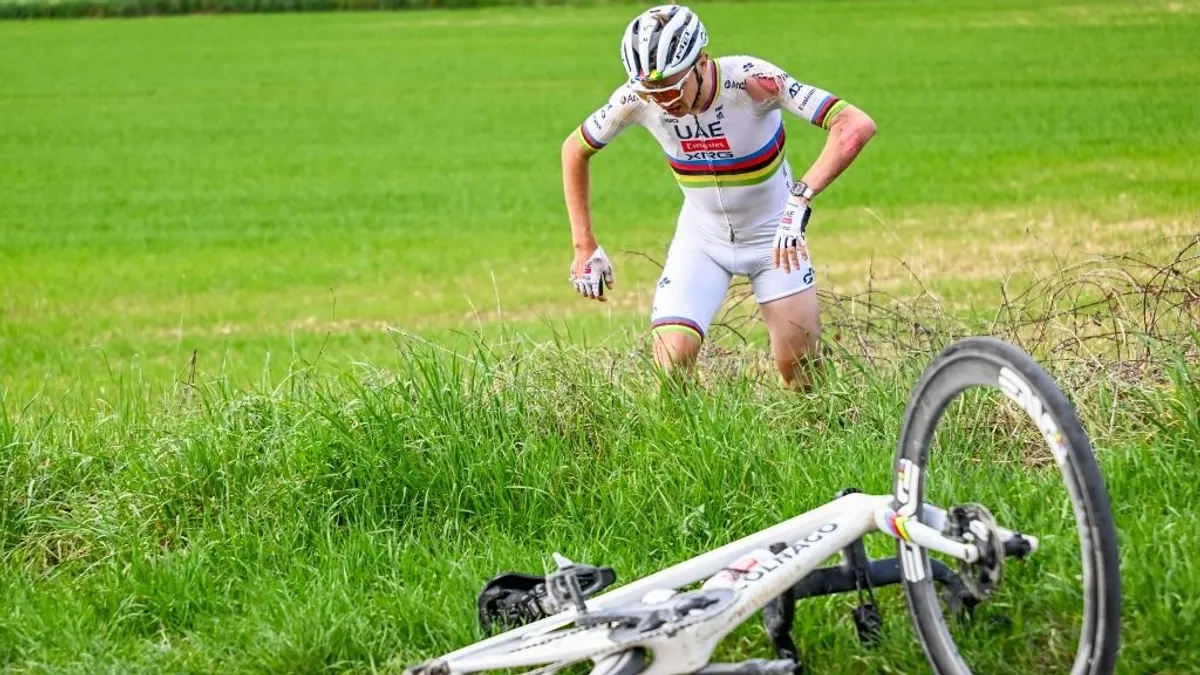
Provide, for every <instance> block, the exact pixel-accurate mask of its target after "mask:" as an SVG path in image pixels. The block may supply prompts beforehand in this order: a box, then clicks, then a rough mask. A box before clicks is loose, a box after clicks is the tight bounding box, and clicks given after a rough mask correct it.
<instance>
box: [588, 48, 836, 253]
mask: <svg viewBox="0 0 1200 675" xmlns="http://www.w3.org/2000/svg"><path fill="white" fill-rule="evenodd" d="M712 63H713V67H711V68H709V69H708V72H706V73H703V75H702V76H703V77H705V78H708V77H713V78H714V80H715V82H716V83H717V86H716V87H715V88H714V90H713V94H712V100H711V101H708V102H706V104H705V105H703V106H702V107H701V109H702V110H703V112H700V113H697V114H695V115H690V114H689V115H686V116H684V117H682V118H676V117H671V116H670V115H668V114H667V113H666V112H665V111H663V110H662V109H661V108H659V107H658V106H657V105H655V104H654V103H650V102H646V101H643V100H642V99H641V98H639V97H638V96H637V94H636V93H634V91H633V89H631V88H630V87H629V86H628V84H626V85H622V86H621V87H619V88H617V89H616V91H614V92H613V94H612V96H611V97H610V98H609V100H608V103H607V104H605V105H604V106H602V107H601V108H600V109H598V110H596V111H595V112H594V113H592V114H591V116H589V117H588V118H587V120H585V121H584V123H583V124H582V125H580V127H579V129H578V132H577V135H578V138H579V141H580V142H581V143H582V144H583V146H584V148H586V149H587V150H588V151H589V152H598V151H599V150H601V149H602V148H604V146H606V145H607V144H608V143H610V142H612V140H613V139H614V138H616V137H617V136H618V135H619V134H620V133H621V132H622V131H624V130H625V129H627V128H629V127H630V126H631V125H634V124H640V125H642V126H643V127H645V128H646V129H647V130H648V131H649V132H650V133H651V134H652V135H653V136H654V138H655V139H656V140H657V141H658V142H659V144H660V145H661V146H662V149H663V152H664V153H665V154H666V159H667V164H668V165H669V166H670V168H671V171H672V172H673V173H674V175H675V179H676V181H678V183H679V186H680V188H681V189H682V190H683V194H684V197H685V200H684V209H685V210H686V211H690V212H691V213H692V214H693V215H694V216H695V218H693V219H691V220H692V221H695V222H694V224H695V225H696V226H698V227H699V228H701V229H703V230H705V231H707V232H708V233H710V234H715V235H719V236H721V237H722V238H725V239H726V240H728V241H731V242H736V241H737V240H738V232H739V231H742V230H753V229H756V228H759V227H762V226H764V225H766V224H771V225H774V224H776V223H778V221H779V217H780V216H781V215H782V212H783V207H784V205H785V203H786V202H787V197H788V189H789V188H790V187H791V170H790V167H789V166H788V163H787V159H786V158H785V156H784V141H785V134H784V127H783V115H782V112H781V111H782V110H784V109H786V110H788V111H790V112H792V113H793V114H795V115H797V116H799V117H801V118H802V119H805V120H807V121H808V122H811V123H812V124H814V125H816V126H819V127H822V128H825V129H827V128H828V126H829V123H830V122H832V120H833V119H834V117H835V116H836V115H837V113H838V112H839V111H840V110H841V109H842V108H843V107H844V106H845V105H846V102H845V101H841V100H839V99H838V97H836V96H834V95H833V94H831V93H829V92H827V91H824V90H822V89H819V88H817V87H814V86H811V85H807V84H804V83H801V82H798V81H797V80H796V79H794V78H793V77H791V76H790V75H788V74H787V73H786V72H784V71H783V70H782V69H781V68H779V67H777V66H775V65H774V64H771V63H769V62H767V61H764V60H762V59H758V58H754V57H750V56H725V57H721V58H718V59H714V60H713V61H712ZM751 77H758V78H769V80H771V81H772V82H774V83H775V85H774V89H775V90H776V91H777V93H776V94H775V95H774V96H772V97H770V98H768V99H767V100H766V101H764V102H761V103H760V102H757V101H755V100H754V99H752V98H751V97H750V95H749V94H748V93H747V92H746V80H747V79H749V78H751Z"/></svg>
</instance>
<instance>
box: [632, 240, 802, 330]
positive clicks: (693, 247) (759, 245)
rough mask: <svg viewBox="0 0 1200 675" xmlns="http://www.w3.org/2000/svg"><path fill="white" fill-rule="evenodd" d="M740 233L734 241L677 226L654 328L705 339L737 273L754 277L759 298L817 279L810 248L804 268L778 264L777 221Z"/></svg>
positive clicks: (654, 310)
mask: <svg viewBox="0 0 1200 675" xmlns="http://www.w3.org/2000/svg"><path fill="white" fill-rule="evenodd" d="M737 238H738V241H737V242H734V243H731V242H729V241H728V240H727V239H726V240H724V241H722V240H720V239H717V238H716V237H714V236H712V234H710V233H708V232H703V231H700V230H699V229H698V228H693V227H686V226H684V227H680V228H679V229H678V230H677V232H676V234H675V238H674V239H673V240H672V242H671V247H670V249H669V250H668V252H667V260H666V262H665V263H664V264H663V272H662V276H660V277H659V280H658V288H657V289H656V290H655V292H654V305H653V308H652V309H651V322H650V323H651V329H652V331H653V332H654V333H661V332H664V331H668V332H684V333H690V334H693V335H695V336H696V337H697V338H698V339H700V340H703V339H704V336H705V335H706V334H707V333H708V327H709V324H711V323H712V321H713V318H714V317H715V316H716V314H717V312H718V311H719V310H720V309H721V305H722V304H723V303H724V301H725V296H726V294H727V293H728V291H729V285H730V282H731V281H732V280H733V277H734V276H735V275H737V276H744V277H747V278H748V279H749V280H750V284H751V287H752V288H753V290H754V296H755V299H756V300H757V301H758V302H759V303H760V304H761V303H767V302H771V301H772V300H778V299H780V298H785V297H787V296H789V295H794V294H796V293H799V292H801V291H803V290H807V289H808V288H811V287H812V286H814V285H815V284H816V272H815V271H814V270H813V266H812V261H811V260H810V259H809V256H808V254H807V251H804V252H802V254H801V260H800V268H799V269H795V268H793V269H792V271H791V272H786V271H784V268H783V267H782V266H781V267H778V268H776V267H774V265H773V262H772V252H773V246H774V243H775V227H774V226H771V227H762V228H756V229H755V230H754V231H752V232H745V231H743V232H741V233H739V234H738V235H737Z"/></svg>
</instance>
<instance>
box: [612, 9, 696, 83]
mask: <svg viewBox="0 0 1200 675" xmlns="http://www.w3.org/2000/svg"><path fill="white" fill-rule="evenodd" d="M706 45H708V33H707V32H706V31H705V30H704V24H702V23H700V17H698V16H696V13H695V12H693V11H692V10H690V9H688V8H687V7H684V6H681V5H658V6H656V7H651V8H650V9H648V10H646V11H645V12H642V13H641V14H639V15H638V16H637V18H635V19H634V20H633V21H631V22H629V25H628V26H627V27H626V28H625V37H624V38H622V40H621V61H623V62H624V64H625V72H626V73H627V74H628V75H629V79H630V80H633V81H638V82H654V81H657V80H662V79H665V78H668V77H671V76H672V75H675V74H676V73H680V72H683V71H684V70H687V69H688V68H690V67H691V65H692V64H693V63H695V62H696V59H697V58H698V57H699V56H700V50H702V49H704V47H705V46H706Z"/></svg>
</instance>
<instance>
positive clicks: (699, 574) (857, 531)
mask: <svg viewBox="0 0 1200 675" xmlns="http://www.w3.org/2000/svg"><path fill="white" fill-rule="evenodd" d="M914 473H915V472H914ZM903 482H904V477H903V473H902V474H901V478H900V485H898V486H897V487H898V489H901V490H902V487H903ZM897 503H898V502H897V500H896V498H895V496H893V495H886V496H877V495H866V494H862V493H851V494H847V495H845V496H842V497H839V498H838V499H836V500H834V501H832V502H829V503H828V504H825V505H823V506H821V507H819V508H817V509H814V510H812V511H809V512H807V513H803V514H801V515H798V516H796V517H794V518H791V519H790V520H787V521H784V522H782V523H779V524H778V525H775V526H773V527H769V528H766V529H764V530H761V531H759V532H757V533H755V534H752V535H749V536H747V537H744V538H742V539H739V540H737V541H734V542H732V543H729V544H726V545H725V546H722V547H721V548H718V549H715V550H713V551H709V552H708V553H705V554H702V555H700V556H697V557H695V558H692V559H690V560H687V561H685V562H682V563H679V564H676V565H674V566H672V567H669V568H667V569H665V570H662V571H660V572H658V573H656V574H652V575H650V576H647V577H643V578H641V579H638V580H636V581H633V582H630V583H629V584H626V585H624V586H622V587H620V588H617V589H614V590H612V591H610V592H608V593H605V594H603V595H599V596H596V597H595V598H592V599H590V600H588V601H587V603H586V610H587V613H588V614H591V613H594V612H598V611H603V610H614V609H619V608H621V607H622V606H630V605H634V604H639V603H643V599H644V598H645V597H646V594H647V593H650V592H651V591H675V590H677V589H679V588H680V587H683V586H687V585H689V584H692V583H695V582H699V581H703V580H705V579H708V578H710V577H712V576H713V575H716V574H718V573H719V572H721V571H722V570H723V569H725V568H727V567H729V566H730V565H731V564H732V563H733V562H734V561H735V560H737V559H738V558H739V557H741V556H743V555H745V554H747V553H749V552H751V551H753V550H755V549H765V548H768V547H769V546H770V545H772V544H775V543H777V542H785V543H790V546H788V547H787V548H785V549H783V550H782V551H780V552H779V553H778V554H776V555H775V557H774V558H773V559H772V560H770V561H768V562H766V563H760V564H759V565H758V566H757V567H755V568H752V569H751V570H750V571H749V572H748V573H746V574H745V575H743V576H742V577H741V578H740V579H738V580H737V582H736V583H735V584H734V586H733V588H732V591H729V590H724V589H717V590H718V591H720V592H714V591H708V593H709V594H710V595H713V594H714V593H715V595H716V596H719V597H724V598H725V601H724V602H721V603H717V605H716V606H715V609H712V610H705V609H701V610H699V611H693V612H690V613H688V614H686V615H685V616H684V617H683V618H681V619H680V620H678V621H674V622H671V623H669V624H668V625H666V626H663V627H662V628H659V629H655V630H643V631H636V630H631V629H627V630H625V631H623V632H622V631H620V630H617V629H614V627H613V626H611V625H593V626H587V627H575V628H572V629H570V630H565V631H559V630H558V629H560V628H564V627H566V626H569V625H571V624H572V623H574V622H575V621H576V619H579V618H581V615H580V614H579V613H577V611H576V610H575V609H574V608H572V609H568V610H566V611H563V612H560V613H558V614H556V615H554V616H550V617H546V618H544V619H541V620H539V621H536V622H534V623H531V624H528V625H525V626H521V627H519V628H515V629H513V630H510V631H507V632H505V633H501V634H499V635H496V636H494V637H491V638H488V639H486V640H483V641H480V642H477V643H475V644H473V645H470V646H467V647H464V648H462V649H459V650H457V651H455V652H452V653H450V654H447V655H445V656H442V657H440V658H437V659H433V660H431V661H427V662H425V663H423V664H421V665H420V666H418V667H417V668H416V669H413V670H412V672H414V673H423V674H425V675H460V674H463V673H472V672H480V671H487V670H494V669H502V668H519V667H526V666H543V667H542V668H539V669H537V670H536V671H534V672H536V673H539V674H540V673H553V672H555V671H557V670H558V669H560V668H563V667H565V666H567V665H570V664H573V663H578V662H581V661H585V660H589V659H590V660H592V661H595V662H596V663H597V665H602V664H603V663H604V662H605V660H606V659H610V658H611V659H615V658H618V657H619V655H620V654H621V653H623V652H626V651H628V650H631V649H635V648H643V649H645V650H646V651H648V652H650V653H651V654H652V661H651V662H650V664H649V665H648V666H647V667H646V669H645V670H643V671H642V675H676V674H680V675H681V674H683V673H694V672H696V671H699V670H702V669H703V668H704V667H705V666H706V665H708V663H709V660H710V658H711V656H712V653H713V651H714V650H715V649H716V647H717V645H718V643H720V641H721V640H722V639H723V638H725V636H727V635H728V634H729V633H731V632H732V631H733V630H735V629H736V628H737V627H738V626H739V625H741V624H742V623H743V622H744V621H746V619H748V618H749V617H751V616H753V615H754V613H755V612H757V611H758V610H761V609H762V608H763V607H764V606H765V605H767V604H768V603H769V602H771V600H772V599H774V598H776V597H778V596H779V595H781V594H782V593H784V592H785V591H787V590H788V589H789V588H791V587H792V586H794V585H795V584H796V583H797V582H799V581H800V580H801V579H803V578H804V577H805V576H807V575H808V574H809V573H811V572H813V571H814V570H815V569H816V568H817V567H818V566H820V565H821V564H822V563H823V562H824V561H825V560H827V559H828V558H830V557H832V556H833V555H835V554H836V553H838V552H839V551H840V550H841V549H843V548H845V547H847V546H849V545H851V544H852V543H853V542H855V541H856V540H858V539H860V538H862V537H863V536H864V535H866V534H868V533H870V532H873V531H880V532H883V533H885V534H888V535H890V536H892V537H894V538H897V539H899V540H901V541H903V542H905V545H904V548H905V549H909V548H910V547H921V548H925V549H929V550H931V551H939V552H941V553H945V554H947V555H950V556H952V557H955V558H958V559H960V560H963V561H965V562H968V563H969V562H974V561H976V560H978V558H979V549H978V548H977V547H976V546H975V545H974V544H969V543H962V542H960V541H956V540H954V539H951V538H948V537H946V536H943V535H942V534H941V533H942V530H943V528H944V527H945V524H946V512H945V511H944V510H942V509H940V508H938V507H936V506H934V505H932V504H928V503H927V504H925V505H924V507H923V509H922V522H918V521H917V520H916V519H914V518H912V517H911V514H912V513H914V512H915V508H905V506H911V507H915V503H913V504H911V505H903V506H901V512H897V511H896V510H894V509H893V506H894V505H895V504H897ZM903 512H908V515H906V514H905V513H903ZM997 529H998V532H999V534H1000V536H1001V537H1002V538H1003V539H1004V540H1006V541H1007V540H1008V539H1011V538H1012V537H1014V533H1013V532H1012V531H1010V530H1006V529H1004V528H997ZM1020 536H1021V538H1023V539H1024V540H1025V541H1027V542H1028V543H1029V546H1030V549H1031V551H1036V550H1037V544H1038V542H1037V539H1036V538H1035V537H1032V536H1029V535H1026V534H1024V533H1022V534H1021V535H1020ZM914 550H915V549H914ZM904 553H905V552H904V551H902V555H901V567H902V570H903V574H904V578H905V579H906V580H908V581H921V580H922V579H925V578H927V577H928V576H929V571H928V569H927V568H918V567H916V566H915V565H914V564H913V561H914V560H915V559H916V558H913V557H911V556H907V555H904ZM685 595H687V594H686V593H685V594H682V595H676V596H672V597H670V598H668V599H666V600H664V601H663V602H662V603H661V604H662V606H663V607H664V608H665V607H668V606H670V605H671V603H672V602H677V601H678V600H679V599H680V598H682V597H683V596H685ZM642 607H643V608H644V605H642ZM555 631H557V632H555Z"/></svg>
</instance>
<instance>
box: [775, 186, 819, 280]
mask: <svg viewBox="0 0 1200 675" xmlns="http://www.w3.org/2000/svg"><path fill="white" fill-rule="evenodd" d="M811 215H812V207H811V206H809V205H808V204H805V203H804V202H802V201H801V200H800V198H799V197H795V196H793V197H788V201H787V206H786V207H784V210H783V217H782V218H780V219H779V227H778V228H776V229H775V251H774V262H775V266H776V267H778V266H779V264H780V263H783V266H784V268H785V269H787V271H789V272H791V271H792V269H793V268H795V269H799V268H800V261H801V260H807V259H808V247H807V246H806V245H805V243H804V230H805V229H806V228H807V227H808V219H809V217H810V216H811Z"/></svg>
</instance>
